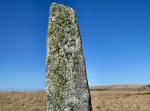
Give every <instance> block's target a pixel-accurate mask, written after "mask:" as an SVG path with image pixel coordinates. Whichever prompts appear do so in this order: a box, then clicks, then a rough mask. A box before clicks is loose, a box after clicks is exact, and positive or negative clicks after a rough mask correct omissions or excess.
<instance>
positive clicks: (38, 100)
mask: <svg viewBox="0 0 150 111" xmlns="http://www.w3.org/2000/svg"><path fill="white" fill-rule="evenodd" d="M91 98H92V107H93V111H150V90H149V86H144V87H143V86H142V87H141V86H140V87H138V88H137V87H136V88H135V87H134V88H133V87H126V88H125V87H123V88H120V86H119V88H116V87H115V88H114V87H113V88H112V87H107V88H106V87H105V88H104V87H102V88H99V87H96V88H92V89H91ZM0 111H45V93H44V92H1V93H0Z"/></svg>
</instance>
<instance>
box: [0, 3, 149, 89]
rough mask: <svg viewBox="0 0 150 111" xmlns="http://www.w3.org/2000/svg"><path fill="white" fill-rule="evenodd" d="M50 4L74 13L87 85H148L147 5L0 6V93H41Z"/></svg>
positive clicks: (2, 4)
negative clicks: (20, 91) (81, 41)
mask: <svg viewBox="0 0 150 111" xmlns="http://www.w3.org/2000/svg"><path fill="white" fill-rule="evenodd" d="M52 2H58V3H63V4H66V5H68V6H71V7H73V8H74V9H75V11H76V14H77V17H78V22H79V25H80V31H81V35H82V40H83V50H84V55H85V59H86V66H87V75H88V80H89V84H90V85H108V84H148V83H150V82H149V81H150V68H149V66H150V7H149V6H150V2H149V1H148V0H129V1H128V0H72V1H71V0H55V1H54V0H53V1H49V0H13V1H12V0H1V1H0V90H41V89H44V88H45V78H46V73H45V60H46V38H47V26H48V17H49V6H50V4H51V3H52Z"/></svg>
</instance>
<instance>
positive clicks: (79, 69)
mask: <svg viewBox="0 0 150 111" xmlns="http://www.w3.org/2000/svg"><path fill="white" fill-rule="evenodd" d="M46 64H47V70H46V71H47V77H46V111H91V98H90V92H89V87H88V81H87V76H86V67H85V60H84V56H83V52H82V41H81V37H80V32H79V27H78V24H77V19H76V16H75V12H74V10H73V9H72V8H70V7H67V6H64V5H62V4H56V3H53V4H52V5H51V12H50V21H49V26H48V54H47V61H46Z"/></svg>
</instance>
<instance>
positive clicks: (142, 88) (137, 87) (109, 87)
mask: <svg viewBox="0 0 150 111" xmlns="http://www.w3.org/2000/svg"><path fill="white" fill-rule="evenodd" d="M90 90H91V91H105V90H111V91H150V85H107V86H93V87H90Z"/></svg>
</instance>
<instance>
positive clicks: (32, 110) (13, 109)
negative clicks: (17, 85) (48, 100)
mask: <svg viewBox="0 0 150 111" xmlns="http://www.w3.org/2000/svg"><path fill="white" fill-rule="evenodd" d="M0 111H45V95H44V93H43V92H36V93H23V92H22V93H0Z"/></svg>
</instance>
